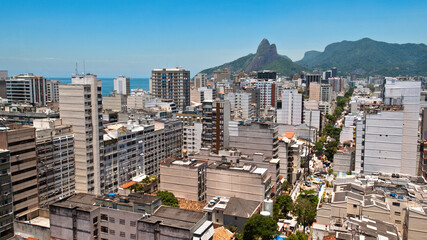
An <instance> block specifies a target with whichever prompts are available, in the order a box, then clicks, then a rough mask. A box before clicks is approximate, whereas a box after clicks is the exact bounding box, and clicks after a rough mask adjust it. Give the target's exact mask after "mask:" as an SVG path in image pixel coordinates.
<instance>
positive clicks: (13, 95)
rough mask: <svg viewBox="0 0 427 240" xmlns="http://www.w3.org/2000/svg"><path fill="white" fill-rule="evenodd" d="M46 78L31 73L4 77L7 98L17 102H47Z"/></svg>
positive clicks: (41, 103)
mask: <svg viewBox="0 0 427 240" xmlns="http://www.w3.org/2000/svg"><path fill="white" fill-rule="evenodd" d="M46 83H47V80H46V79H45V78H43V77H41V76H35V75H34V74H32V73H22V74H19V75H15V76H11V77H10V78H8V79H6V89H7V99H9V101H11V102H17V103H31V104H38V105H41V106H44V105H46V103H47V96H48V94H47V85H46Z"/></svg>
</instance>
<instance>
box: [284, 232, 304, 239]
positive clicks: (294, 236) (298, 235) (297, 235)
mask: <svg viewBox="0 0 427 240" xmlns="http://www.w3.org/2000/svg"><path fill="white" fill-rule="evenodd" d="M286 240H308V236H307V235H306V234H304V233H302V232H300V231H297V232H296V233H295V234H291V235H289V236H288V237H287V238H286Z"/></svg>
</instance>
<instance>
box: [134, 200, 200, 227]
mask: <svg viewBox="0 0 427 240" xmlns="http://www.w3.org/2000/svg"><path fill="white" fill-rule="evenodd" d="M205 215H206V213H203V212H198V211H191V210H186V209H180V208H175V207H168V206H161V207H160V208H159V209H157V211H156V212H155V213H154V214H153V215H152V216H151V217H147V218H143V219H140V220H139V221H142V222H147V223H152V224H154V223H156V222H160V225H164V226H170V227H174V228H181V229H186V230H190V229H191V228H193V227H194V225H196V224H197V223H198V222H199V221H200V220H201V219H202V218H204V217H205Z"/></svg>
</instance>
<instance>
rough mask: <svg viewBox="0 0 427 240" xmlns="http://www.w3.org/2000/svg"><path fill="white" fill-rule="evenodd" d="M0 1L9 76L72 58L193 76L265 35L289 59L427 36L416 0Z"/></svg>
mask: <svg viewBox="0 0 427 240" xmlns="http://www.w3.org/2000/svg"><path fill="white" fill-rule="evenodd" d="M1 5H2V7H1V8H0V18H1V19H2V20H3V21H0V27H1V28H2V29H3V31H4V32H5V33H7V34H5V36H6V37H4V38H2V39H0V51H1V52H2V55H1V56H0V68H1V69H8V70H9V74H10V75H15V74H19V73H23V72H33V73H34V74H36V75H43V76H46V77H69V76H70V75H71V74H72V73H74V72H75V71H74V69H75V63H76V62H78V63H79V71H80V72H82V70H83V66H82V65H83V61H85V65H86V72H91V73H95V74H98V76H100V77H101V78H102V77H117V76H119V75H121V74H124V75H127V76H130V77H148V76H150V75H151V70H152V69H154V68H158V67H175V66H182V67H184V68H186V69H189V70H190V71H191V76H194V75H195V74H197V73H198V72H199V71H201V70H203V69H205V68H208V67H212V66H217V65H220V64H222V63H225V62H230V61H233V60H235V59H236V58H239V57H242V56H245V55H247V54H249V53H254V52H255V50H256V46H257V45H258V43H259V41H260V40H261V39H263V38H267V39H269V40H270V41H271V43H275V44H276V45H277V48H278V52H279V54H282V55H287V56H288V57H290V58H291V59H292V60H293V61H296V60H300V59H301V58H302V57H303V55H304V53H305V52H306V51H309V50H319V51H323V50H324V48H325V46H327V45H328V44H330V43H333V42H340V41H343V40H358V39H361V38H364V37H369V38H372V39H374V40H378V41H386V42H392V43H407V42H411V43H423V42H425V39H426V37H427V33H426V32H423V31H419V29H424V28H425V27H427V23H426V22H425V21H423V16H424V15H423V9H425V7H426V5H427V3H425V2H422V1H410V2H407V1H406V2H399V1H374V2H372V1H359V2H357V3H342V2H339V1H329V2H328V4H325V3H323V2H322V3H318V2H314V1H307V2H304V3H300V2H298V3H295V2H289V1H272V2H269V4H268V5H265V4H263V3H262V2H261V1H251V2H241V1H234V2H232V3H230V2H222V1H220V2H215V3H200V2H195V1H184V2H180V3H179V4H175V3H173V2H170V1H164V2H161V3H140V2H135V1H127V2H126V4H121V5H118V4H115V2H104V1H103V2H102V4H101V3H100V2H96V1H95V2H81V1H73V2H53V1H42V2H38V3H33V2H31V1H17V2H10V3H8V2H3V3H1ZM162 12H164V13H167V14H162ZM379 13H381V14H379ZM397 13H398V15H397ZM257 15H259V16H260V17H256V16H257ZM19 16H21V17H19ZM22 16H25V17H22ZM316 16H318V17H317V19H316V20H315V21H314V20H313V18H315V17H316ZM337 19H340V21H337ZM184 26H185V28H184ZM304 32H307V33H308V32H310V35H309V36H308V35H307V36H306V35H304ZM305 36H306V37H305Z"/></svg>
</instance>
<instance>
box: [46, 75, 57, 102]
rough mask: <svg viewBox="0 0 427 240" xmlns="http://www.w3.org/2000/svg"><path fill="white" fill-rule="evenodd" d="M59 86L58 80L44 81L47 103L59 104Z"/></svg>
mask: <svg viewBox="0 0 427 240" xmlns="http://www.w3.org/2000/svg"><path fill="white" fill-rule="evenodd" d="M59 84H60V82H59V81H58V80H47V81H46V93H47V99H46V101H47V102H59Z"/></svg>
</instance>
